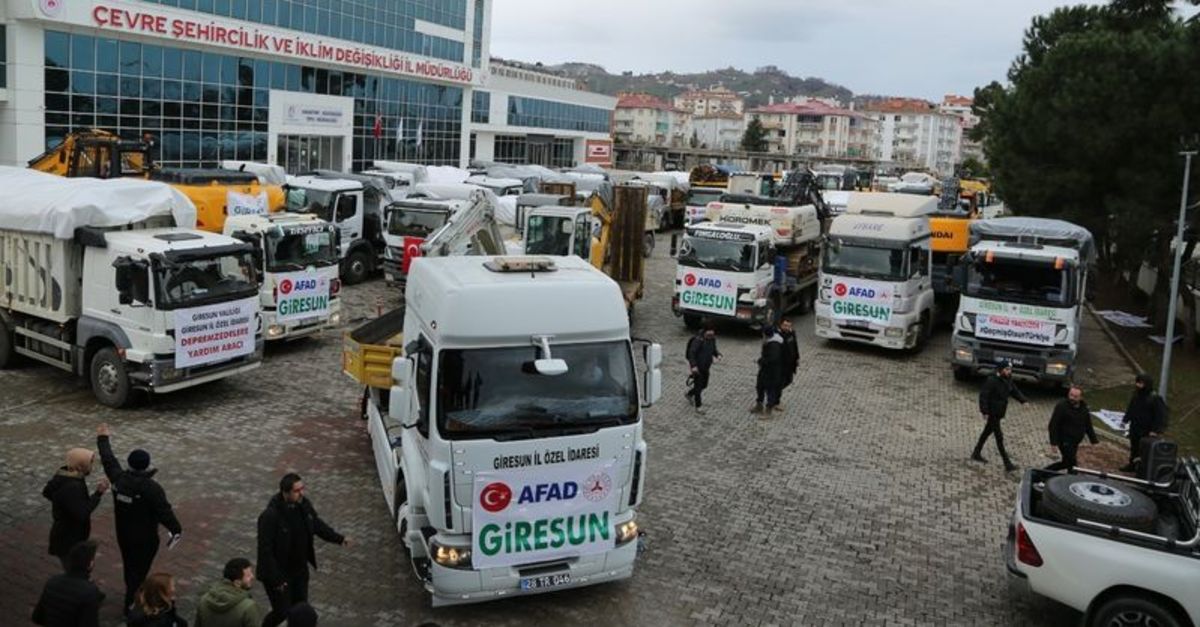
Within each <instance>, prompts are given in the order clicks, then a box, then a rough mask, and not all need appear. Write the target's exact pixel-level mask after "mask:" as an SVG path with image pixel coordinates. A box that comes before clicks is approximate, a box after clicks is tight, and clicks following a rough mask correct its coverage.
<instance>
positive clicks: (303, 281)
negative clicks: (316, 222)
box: [275, 234, 330, 323]
mask: <svg viewBox="0 0 1200 627" xmlns="http://www.w3.org/2000/svg"><path fill="white" fill-rule="evenodd" d="M310 239H311V240H312V242H313V244H316V245H315V246H313V247H312V248H313V249H314V250H319V249H320V248H321V246H320V245H319V244H320V242H321V241H322V239H323V238H322V237H321V236H320V235H319V234H313V235H308V236H305V244H306V247H308V246H307V244H308V242H309V240H310ZM324 241H328V239H325V240H324ZM329 298H330V297H329V277H327V276H322V275H319V274H317V273H316V272H308V271H302V272H280V273H279V274H276V275H275V319H276V320H278V321H279V322H301V323H303V322H307V321H312V320H317V319H320V318H326V317H328V316H329Z"/></svg>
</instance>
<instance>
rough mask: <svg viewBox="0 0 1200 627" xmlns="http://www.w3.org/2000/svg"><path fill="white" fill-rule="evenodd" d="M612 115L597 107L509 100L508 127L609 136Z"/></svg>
mask: <svg viewBox="0 0 1200 627" xmlns="http://www.w3.org/2000/svg"><path fill="white" fill-rule="evenodd" d="M610 115H611V112H610V111H608V110H607V109H601V108H598V107H587V106H584V105H576V104H567V103H565V102H554V101H551V100H539V99H537V98H523V97H520V96H509V98H508V125H509V126H528V127H533V128H550V129H561V130H566V131H584V132H590V133H609V132H611V131H612V128H611V126H612V125H611V122H610Z"/></svg>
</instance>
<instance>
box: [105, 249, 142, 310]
mask: <svg viewBox="0 0 1200 627" xmlns="http://www.w3.org/2000/svg"><path fill="white" fill-rule="evenodd" d="M148 268H149V265H148V264H147V263H146V262H145V261H135V260H133V259H130V258H129V257H120V258H118V259H117V260H116V261H114V262H113V269H114V270H115V271H116V272H115V280H114V283H115V287H116V288H117V302H118V303H120V304H122V305H132V304H134V303H149V302H150V281H149V277H147V275H146V271H147V269H148Z"/></svg>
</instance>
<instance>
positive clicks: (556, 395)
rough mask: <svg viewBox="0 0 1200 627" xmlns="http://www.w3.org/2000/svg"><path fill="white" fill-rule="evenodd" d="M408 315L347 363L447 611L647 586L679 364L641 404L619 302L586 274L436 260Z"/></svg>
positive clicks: (406, 528) (420, 280) (375, 333)
mask: <svg viewBox="0 0 1200 627" xmlns="http://www.w3.org/2000/svg"><path fill="white" fill-rule="evenodd" d="M405 303H406V308H405V309H404V310H396V311H394V312H391V313H388V314H385V315H384V316H382V317H380V318H378V319H377V320H375V321H373V322H371V323H368V324H366V325H364V326H363V327H361V328H360V329H357V330H355V331H354V332H351V334H350V335H349V336H348V337H347V342H346V347H347V348H346V350H347V354H346V356H345V357H344V359H343V363H344V364H345V365H346V372H347V374H350V375H351V376H352V377H353V378H354V379H355V380H356V381H358V382H359V383H362V384H364V385H365V386H366V389H365V392H364V401H363V413H364V417H365V418H366V420H367V423H368V432H369V433H370V437H371V446H372V449H373V451H374V454H375V465H376V469H377V471H378V473H379V480H380V483H381V486H382V488H383V495H384V499H385V501H386V503H387V508H388V512H389V513H390V514H391V515H392V516H393V518H394V519H395V521H396V523H395V524H396V528H397V530H398V532H399V534H400V537H401V542H402V543H403V546H404V548H405V551H406V553H407V555H408V557H409V558H410V559H411V561H412V565H413V568H414V570H415V571H416V575H417V577H418V578H419V579H420V580H421V581H422V582H423V583H424V585H425V588H426V589H427V590H428V591H429V592H430V593H431V594H432V599H433V605H434V606H441V605H449V604H458V603H472V602H478V601H486V600H490V599H503V598H508V597H514V596H520V595H527V594H536V593H540V592H546V591H550V590H561V589H565V588H574V587H579V586H587V585H593V584H600V583H604V582H609V581H616V580H619V579H624V578H627V577H630V576H632V574H633V568H634V562H635V560H636V558H637V555H638V536H639V531H638V521H637V514H636V510H637V508H638V506H639V505H640V504H641V502H642V499H643V497H644V488H645V481H646V463H647V459H646V452H647V449H646V442H645V440H643V437H642V410H643V408H645V407H648V406H650V405H651V404H653V403H654V402H655V401H657V400H658V398H659V397H660V395H661V391H662V374H661V371H660V364H661V362H662V348H661V347H660V346H659V345H657V344H648V345H646V346H645V347H644V351H643V359H644V363H645V373H644V375H643V378H642V383H641V385H640V386H639V383H638V376H637V369H636V366H635V359H634V351H633V346H634V341H633V340H631V338H630V335H629V325H628V322H627V320H626V316H625V306H624V302H623V298H622V294H621V290H620V289H619V287H618V286H617V284H616V283H615V282H613V281H612V280H611V279H609V278H608V277H607V276H605V275H604V274H603V273H601V272H600V271H599V270H596V269H595V268H593V267H592V266H591V265H589V264H588V263H587V262H586V261H583V260H581V259H577V258H572V257H562V258H555V259H549V258H545V257H542V258H536V257H446V258H440V259H418V260H416V261H415V262H413V265H412V268H411V272H410V275H409V281H408V285H407V288H406V297H405ZM480 312H487V320H488V323H487V324H480V322H479V321H480V319H479V315H480ZM401 322H402V326H401ZM401 331H402V333H401ZM393 356H395V359H394V360H393V359H392V357H393ZM639 388H640V389H639Z"/></svg>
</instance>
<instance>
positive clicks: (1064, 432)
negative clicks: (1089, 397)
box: [1046, 385, 1099, 470]
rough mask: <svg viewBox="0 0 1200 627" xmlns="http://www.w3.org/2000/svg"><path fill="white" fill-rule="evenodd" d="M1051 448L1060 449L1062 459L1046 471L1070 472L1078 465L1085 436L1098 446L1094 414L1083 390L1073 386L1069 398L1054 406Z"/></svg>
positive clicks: (1051, 419) (1051, 425)
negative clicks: (1078, 457) (1080, 446)
mask: <svg viewBox="0 0 1200 627" xmlns="http://www.w3.org/2000/svg"><path fill="white" fill-rule="evenodd" d="M1049 430H1050V446H1056V447H1058V451H1059V453H1061V454H1062V459H1061V460H1059V461H1057V462H1055V463H1053V464H1050V465H1049V466H1046V470H1070V469H1072V468H1074V467H1075V466H1076V465H1078V464H1077V461H1078V460H1077V459H1076V457H1075V455H1076V453H1078V451H1079V443H1080V442H1082V441H1083V436H1085V435H1086V436H1087V439H1088V441H1089V442H1091V443H1092V444H1096V443H1097V442H1099V440H1097V439H1096V431H1095V430H1094V429H1093V428H1092V414H1091V412H1090V411H1089V410H1088V406H1087V403H1085V402H1084V401H1083V389H1082V388H1080V387H1079V386H1078V385H1072V386H1071V390H1070V391H1069V392H1067V398H1066V399H1064V400H1061V401H1059V402H1058V404H1057V405H1055V406H1054V413H1052V414H1050V427H1049Z"/></svg>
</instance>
